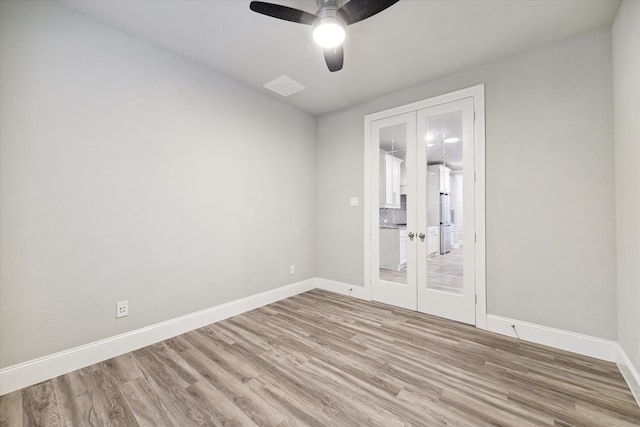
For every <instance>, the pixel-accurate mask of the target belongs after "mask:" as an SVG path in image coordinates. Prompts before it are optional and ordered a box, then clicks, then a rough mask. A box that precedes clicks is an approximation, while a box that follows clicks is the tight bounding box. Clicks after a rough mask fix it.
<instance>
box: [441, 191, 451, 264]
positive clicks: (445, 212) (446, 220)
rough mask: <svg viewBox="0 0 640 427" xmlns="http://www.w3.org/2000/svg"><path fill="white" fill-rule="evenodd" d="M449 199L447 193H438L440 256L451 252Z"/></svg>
mask: <svg viewBox="0 0 640 427" xmlns="http://www.w3.org/2000/svg"><path fill="white" fill-rule="evenodd" d="M452 234H453V227H452V226H451V197H450V196H449V195H448V194H447V193H440V255H444V254H446V253H448V252H450V251H451V235H452Z"/></svg>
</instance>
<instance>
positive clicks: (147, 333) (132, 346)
mask: <svg viewBox="0 0 640 427" xmlns="http://www.w3.org/2000/svg"><path fill="white" fill-rule="evenodd" d="M315 288H316V279H315V278H311V279H307V280H304V281H301V282H297V283H293V284H290V285H285V286H281V287H279V288H276V289H272V290H270V291H265V292H261V293H259V294H255V295H251V296H248V297H246V298H241V299H238V300H235V301H231V302H228V303H225V304H220V305H218V306H215V307H211V308H207V309H204V310H200V311H196V312H194V313H190V314H187V315H184V316H180V317H176V318H175V319H171V320H167V321H164V322H160V323H156V324H154V325H150V326H147V327H144V328H140V329H136V330H134V331H131V332H127V333H124V334H120V335H116V336H113V337H110V338H106V339H103V340H99V341H95V342H93V343H89V344H85V345H81V346H79V347H75V348H71V349H69V350H64V351H61V352H59V353H55V354H50V355H48V356H44V357H40V358H38V359H33V360H30V361H27V362H24V363H20V364H17V365H13V366H9V367H7V368H4V369H1V370H0V396H1V395H4V394H6V393H10V392H12V391H15V390H19V389H21V388H24V387H27V386H30V385H33V384H37V383H39V382H41V381H45V380H47V379H50V378H54V377H56V376H58V375H62V374H66V373H67V372H71V371H74V370H76V369H80V368H83V367H85V366H89V365H92V364H94V363H98V362H101V361H103V360H107V359H110V358H112V357H116V356H119V355H121V354H124V353H127V352H130V351H133V350H136V349H139V348H141V347H144V346H147V345H150V344H154V343H157V342H160V341H162V340H165V339H168V338H171V337H174V336H176V335H180V334H183V333H185V332H188V331H192V330H194V329H197V328H201V327H203V326H206V325H209V324H211V323H215V322H219V321H220V320H224V319H227V318H229V317H231V316H236V315H238V314H242V313H244V312H247V311H250V310H253V309H255V308H258V307H262V306H264V305H267V304H271V303H274V302H276V301H280V300H282V299H285V298H289V297H291V296H294V295H297V294H300V293H302V292H307V291H310V290H312V289H315Z"/></svg>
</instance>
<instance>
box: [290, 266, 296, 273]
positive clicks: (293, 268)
mask: <svg viewBox="0 0 640 427" xmlns="http://www.w3.org/2000/svg"><path fill="white" fill-rule="evenodd" d="M289 274H292V275H293V274H296V266H295V265H293V264H292V265H290V266H289Z"/></svg>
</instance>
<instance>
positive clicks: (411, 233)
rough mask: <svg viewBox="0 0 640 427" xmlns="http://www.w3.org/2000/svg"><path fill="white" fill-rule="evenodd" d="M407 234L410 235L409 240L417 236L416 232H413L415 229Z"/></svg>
mask: <svg viewBox="0 0 640 427" xmlns="http://www.w3.org/2000/svg"><path fill="white" fill-rule="evenodd" d="M407 236H409V240H413V237H414V236H415V234H413V231H410V232H409V234H407Z"/></svg>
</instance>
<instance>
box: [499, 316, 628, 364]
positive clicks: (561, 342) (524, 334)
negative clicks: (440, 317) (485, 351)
mask: <svg viewBox="0 0 640 427" xmlns="http://www.w3.org/2000/svg"><path fill="white" fill-rule="evenodd" d="M511 325H515V326H516V330H517V332H518V336H519V337H520V339H522V340H526V341H531V342H534V343H538V344H543V345H548V346H549V347H554V348H558V349H560V350H566V351H572V352H574V353H578V354H582V355H584V356H591V357H595V358H597V359H601V360H606V361H609V362H615V361H616V359H617V356H618V344H617V343H616V342H615V341H611V340H605V339H602V338H596V337H592V336H589V335H582V334H577V333H575V332H569V331H564V330H562V329H555V328H550V327H548V326H542V325H536V324H534V323H528V322H523V321H520V320H514V319H508V318H506V317H500V316H494V315H492V314H489V315H487V330H489V331H491V332H496V333H498V334H501V335H507V336H509V337H513V338H518V336H516V333H515V332H514V330H513V328H512V327H511Z"/></svg>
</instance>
